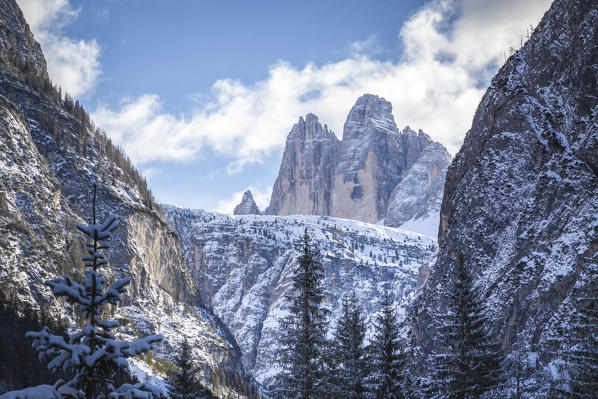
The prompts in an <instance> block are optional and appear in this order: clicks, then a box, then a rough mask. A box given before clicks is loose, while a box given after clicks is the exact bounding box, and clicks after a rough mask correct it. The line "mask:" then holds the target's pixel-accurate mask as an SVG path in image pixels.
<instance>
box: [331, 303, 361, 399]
mask: <svg viewBox="0 0 598 399" xmlns="http://www.w3.org/2000/svg"><path fill="white" fill-rule="evenodd" d="M364 338H365V321H364V320H363V317H362V316H361V311H360V309H359V306H358V304H357V298H356V297H355V292H353V293H352V294H351V296H345V297H344V298H343V301H342V309H341V316H340V319H339V321H338V326H337V328H336V332H335V334H334V341H333V343H332V347H333V353H332V357H333V360H334V363H335V366H336V367H335V372H334V374H335V378H334V385H335V388H336V389H335V394H336V395H338V396H339V397H341V398H347V399H357V398H363V397H364V387H363V378H364V376H365V374H366V359H365V347H364Z"/></svg>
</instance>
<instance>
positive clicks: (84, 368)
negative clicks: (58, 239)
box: [2, 183, 162, 399]
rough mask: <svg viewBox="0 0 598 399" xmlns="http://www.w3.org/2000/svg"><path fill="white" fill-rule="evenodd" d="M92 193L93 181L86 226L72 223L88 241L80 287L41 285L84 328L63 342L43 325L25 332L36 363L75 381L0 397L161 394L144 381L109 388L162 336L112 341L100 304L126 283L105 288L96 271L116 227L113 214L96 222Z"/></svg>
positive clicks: (116, 398) (61, 281)
mask: <svg viewBox="0 0 598 399" xmlns="http://www.w3.org/2000/svg"><path fill="white" fill-rule="evenodd" d="M96 191H97V185H96V184H95V183H94V185H93V202H92V213H93V216H92V222H91V224H89V225H83V224H78V225H77V229H79V230H80V231H81V232H83V233H84V234H85V235H86V236H87V238H88V241H87V242H86V244H85V246H86V247H87V253H88V255H85V256H83V264H84V266H85V267H87V268H88V270H86V271H85V278H84V279H83V282H82V284H79V283H77V282H75V281H73V280H72V279H71V278H70V277H69V276H65V277H60V278H55V279H53V280H48V281H46V282H45V283H46V284H47V285H48V286H50V288H51V290H52V293H53V294H54V296H56V297H65V299H66V300H67V302H69V303H71V304H76V305H78V306H79V308H80V310H81V312H83V314H84V316H85V319H86V320H87V324H86V325H85V326H84V327H83V328H82V329H81V330H79V331H76V332H74V333H72V334H71V335H70V338H69V339H68V341H65V339H64V338H63V337H62V336H59V335H53V334H52V333H51V332H50V329H49V328H48V327H47V326H46V327H44V328H43V329H42V331H40V332H28V333H27V334H26V335H27V337H31V338H33V347H34V349H36V350H37V351H38V352H39V354H40V359H47V360H49V363H48V368H49V369H50V370H51V371H63V372H66V373H72V375H74V377H73V378H72V379H71V380H70V381H68V382H64V381H63V380H59V381H57V382H56V384H55V385H54V386H49V385H40V386H37V387H32V388H27V389H24V390H22V391H16V392H9V393H7V394H5V395H3V396H2V398H23V397H24V398H27V397H36V398H37V397H40V398H42V397H43V398H46V397H47V398H76V399H83V398H87V399H96V398H107V399H121V398H122V399H124V398H132V397H135V398H146V399H152V398H157V397H159V395H160V391H159V390H158V389H157V388H155V387H153V386H152V385H150V384H148V383H138V384H135V385H131V384H123V385H121V386H120V387H115V386H114V381H115V376H116V373H117V372H121V373H125V372H126V370H128V362H127V360H126V358H128V357H133V356H136V355H138V354H141V353H145V352H147V351H149V350H150V349H152V348H153V346H154V345H155V344H156V343H158V342H160V341H161V340H162V336H161V335H151V336H148V337H146V338H143V339H140V340H138V341H135V342H126V341H116V340H115V336H114V335H113V334H112V333H111V330H113V329H115V328H117V327H118V322H117V321H114V320H106V319H103V318H102V314H103V313H102V310H103V308H104V306H105V305H107V304H112V305H117V304H118V303H119V302H120V300H121V294H122V293H124V292H125V291H126V288H125V287H126V285H127V284H129V282H130V281H131V279H130V278H128V277H126V278H122V279H118V280H116V281H115V282H114V283H112V284H111V285H110V286H109V287H108V288H107V289H104V284H105V283H106V278H105V277H104V276H103V275H102V274H101V273H100V272H99V270H100V268H102V267H105V266H106V265H107V264H108V260H107V259H106V257H105V256H104V254H103V253H102V251H103V250H105V249H108V248H109V245H108V243H107V242H106V241H107V239H108V238H110V234H111V232H112V231H114V229H116V228H117V227H118V222H117V221H116V218H115V217H114V216H109V217H108V218H107V219H106V220H105V221H104V222H103V223H97V222H96ZM35 395H38V396H35Z"/></svg>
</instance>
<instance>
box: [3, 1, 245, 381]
mask: <svg viewBox="0 0 598 399" xmlns="http://www.w3.org/2000/svg"><path fill="white" fill-rule="evenodd" d="M0 5H1V6H2V7H1V9H0V22H1V24H0V29H2V32H1V33H0V149H1V152H0V177H1V178H0V232H1V234H0V266H1V267H0V300H1V302H2V304H3V305H4V306H6V305H8V306H10V307H12V308H14V309H17V310H18V312H19V314H20V315H21V316H26V317H36V316H35V315H39V314H40V313H41V312H42V311H43V312H46V313H48V312H49V314H50V315H51V317H52V318H54V319H60V318H66V320H68V321H69V322H75V321H76V318H75V316H76V314H73V313H71V312H69V311H65V306H64V304H63V303H62V302H58V301H56V300H55V299H54V297H52V296H51V295H50V292H49V289H48V288H47V287H46V286H44V285H43V281H44V280H46V279H50V278H53V277H55V276H58V275H63V274H71V275H74V276H75V278H78V277H77V276H79V277H80V276H81V275H82V270H81V255H82V252H83V244H84V240H83V237H81V236H80V235H79V234H78V233H77V232H76V229H75V224H76V223H80V222H82V221H83V219H88V218H89V215H90V203H89V198H90V196H89V188H90V187H91V182H92V181H97V182H98V183H99V184H100V187H101V189H100V193H99V199H98V201H99V205H100V208H99V210H98V212H99V217H100V218H103V217H106V216H107V215H108V214H109V213H110V214H114V215H116V216H117V217H118V219H119V221H120V226H121V227H120V228H119V229H118V230H117V231H116V232H115V233H116V234H115V235H114V236H113V238H112V242H111V249H110V250H109V251H107V258H108V259H109V260H110V262H111V263H110V265H111V266H110V268H108V270H106V274H107V275H108V278H109V279H110V278H116V277H119V276H122V275H128V276H131V277H132V282H131V284H130V286H129V289H128V293H127V295H126V296H125V298H124V301H123V303H122V304H121V305H123V306H122V307H121V308H120V310H119V313H118V314H117V318H119V319H120V320H121V321H123V324H126V325H125V326H124V327H123V328H122V329H121V332H122V333H123V334H124V335H125V336H126V335H146V334H150V333H152V332H162V333H164V335H165V336H166V342H165V343H164V345H163V346H162V347H161V348H160V349H158V351H157V353H158V356H159V357H160V356H162V357H168V356H169V354H170V353H171V352H172V348H173V347H174V345H176V344H177V343H178V342H179V341H180V339H181V335H180V332H179V331H178V330H184V331H185V334H187V335H188V336H189V337H190V339H191V340H194V341H197V343H198V345H197V346H196V352H195V355H196V357H197V358H198V360H200V361H201V363H202V364H203V365H204V366H205V368H206V370H209V369H215V368H220V367H224V368H228V369H230V370H232V371H234V372H237V373H242V367H241V364H240V362H239V354H238V352H237V351H236V344H235V343H234V339H232V338H231V337H230V336H229V335H227V332H226V328H225V327H224V326H222V325H221V324H219V322H218V320H217V318H215V317H214V316H213V315H211V314H210V312H208V311H207V310H205V309H202V308H200V307H197V306H196V304H197V298H198V293H197V289H196V287H195V284H194V282H193V280H192V278H191V276H190V274H189V272H188V270H187V265H186V261H185V258H184V256H183V251H182V248H181V245H180V243H179V240H178V237H177V236H176V234H175V233H174V232H173V231H172V229H171V228H170V227H169V226H168V224H167V223H166V221H165V220H164V217H163V216H162V214H161V210H160V208H159V207H158V206H156V205H155V204H154V203H153V200H152V198H151V194H150V193H149V191H148V190H147V187H146V186H145V185H144V184H143V179H142V178H141V177H140V176H139V173H138V172H137V171H136V170H135V169H134V168H133V167H132V166H131V164H130V161H129V160H128V159H127V158H126V156H124V155H123V154H121V153H120V152H119V151H118V150H117V149H116V148H115V147H114V146H113V145H112V144H111V143H110V141H109V139H108V138H107V137H106V136H104V135H103V134H101V133H100V132H98V131H94V130H93V129H92V128H91V124H90V121H89V117H88V115H87V113H86V112H85V110H83V108H82V107H80V106H79V104H78V103H75V104H73V102H72V100H70V99H63V98H61V97H60V96H59V94H58V92H57V91H56V89H54V88H53V87H52V85H51V84H50V82H49V81H48V78H47V73H46V70H45V61H44V57H43V54H42V53H41V51H40V47H39V45H38V44H37V43H36V42H35V41H34V39H33V37H32V35H31V33H30V31H29V29H28V27H27V25H26V23H25V21H24V19H23V16H22V13H21V12H20V10H19V8H18V6H17V5H16V3H15V2H14V1H12V0H2V1H0ZM177 325H178V326H179V327H180V328H176V327H175V326H177ZM137 363H139V365H140V367H141V366H142V363H143V362H142V361H139V362H137Z"/></svg>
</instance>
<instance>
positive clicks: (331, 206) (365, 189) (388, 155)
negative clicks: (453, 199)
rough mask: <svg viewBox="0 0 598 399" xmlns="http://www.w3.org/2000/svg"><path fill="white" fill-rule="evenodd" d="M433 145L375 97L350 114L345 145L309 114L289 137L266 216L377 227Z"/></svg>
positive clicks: (361, 100)
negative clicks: (398, 190) (307, 217)
mask: <svg viewBox="0 0 598 399" xmlns="http://www.w3.org/2000/svg"><path fill="white" fill-rule="evenodd" d="M430 143H432V140H431V139H430V137H429V136H427V135H426V134H425V133H423V132H422V131H419V132H418V133H416V132H415V131H413V130H411V129H410V128H409V127H406V128H405V129H403V131H399V130H398V129H397V127H396V124H395V121H394V118H393V116H392V106H391V104H390V103H389V102H388V101H386V100H385V99H383V98H380V97H378V96H374V95H371V94H366V95H363V96H361V97H360V98H359V99H358V100H357V102H356V103H355V105H354V106H353V108H352V109H351V111H350V112H349V115H348V116H347V120H346V122H345V126H344V130H343V139H342V141H339V140H338V139H337V138H336V136H335V135H334V133H332V132H331V131H329V130H328V129H327V128H326V126H324V127H322V125H320V123H319V122H318V119H317V117H316V116H315V115H313V114H308V115H307V116H306V119H305V121H304V120H303V118H301V119H300V120H299V123H297V124H296V125H295V126H294V127H293V129H292V130H291V132H290V133H289V136H288V138H287V144H286V147H285V151H284V155H283V159H282V162H281V166H280V172H279V175H278V178H277V179H276V183H275V184H274V189H273V191H272V198H271V201H270V206H269V207H268V209H267V210H266V213H267V214H276V215H290V214H306V215H330V216H335V217H340V218H347V219H356V220H361V221H366V222H377V221H379V220H380V219H383V218H384V217H385V216H386V213H387V211H388V210H389V200H390V197H391V194H392V192H393V190H395V188H396V187H397V185H398V184H399V183H400V182H401V180H402V179H403V178H404V177H405V176H406V174H407V172H408V171H409V169H410V168H411V167H412V166H413V165H414V164H415V163H416V162H417V161H418V160H419V159H420V157H421V155H422V153H423V151H424V149H425V148H426V147H427V146H428V145H429V144H430ZM443 156H444V154H443ZM440 175H441V176H444V174H443V173H440ZM422 184H423V185H424V186H427V185H428V182H427V181H425V182H422ZM437 186H438V185H435V186H434V187H437ZM440 195H441V192H439V193H437V194H436V196H437V197H440ZM436 202H438V201H436ZM435 206H436V208H435V209H434V212H437V211H438V204H436V203H435ZM403 212H405V211H403ZM412 216H414V215H411V217H412ZM408 219H409V218H408Z"/></svg>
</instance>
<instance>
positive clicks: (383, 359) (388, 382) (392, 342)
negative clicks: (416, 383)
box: [367, 288, 409, 399]
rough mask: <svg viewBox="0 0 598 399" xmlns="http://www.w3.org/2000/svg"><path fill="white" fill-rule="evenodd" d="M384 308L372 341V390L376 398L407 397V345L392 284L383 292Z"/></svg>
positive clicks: (370, 349)
mask: <svg viewBox="0 0 598 399" xmlns="http://www.w3.org/2000/svg"><path fill="white" fill-rule="evenodd" d="M380 305H381V309H380V312H379V313H378V315H377V316H376V321H375V324H374V337H373V339H372V342H371V343H370V345H369V348H368V349H369V350H368V352H369V359H370V361H369V363H370V374H369V376H368V378H367V386H368V390H369V391H370V392H371V394H372V395H371V397H372V398H375V399H403V398H407V397H408V395H407V388H408V385H409V383H408V381H407V379H406V378H405V373H406V370H405V368H406V361H407V359H406V352H405V345H404V344H403V341H402V340H401V338H400V336H399V325H398V322H397V316H396V312H395V310H394V308H393V299H392V295H391V293H390V290H389V289H388V288H385V290H384V292H383V293H382V301H381V303H380Z"/></svg>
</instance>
